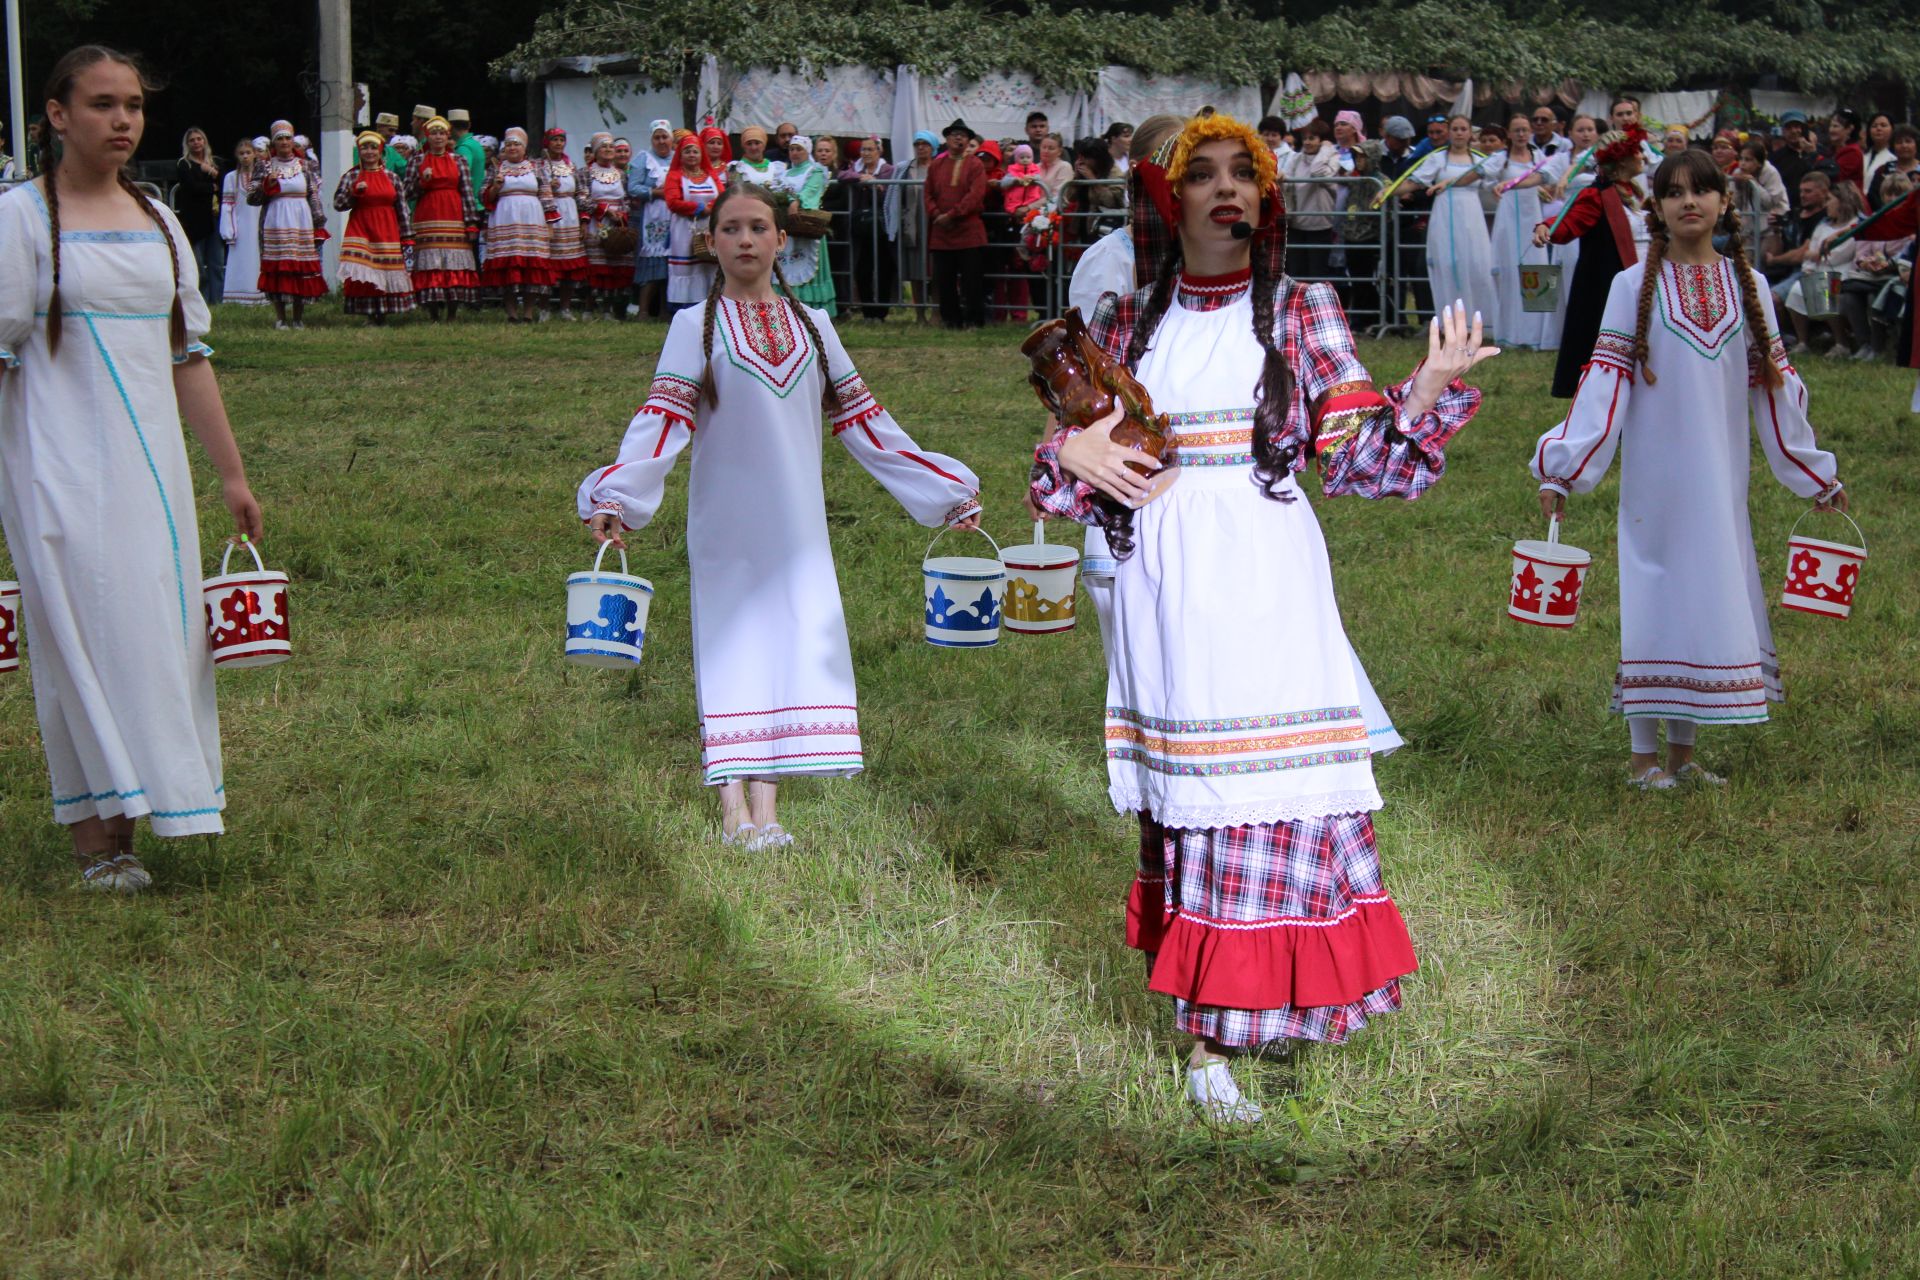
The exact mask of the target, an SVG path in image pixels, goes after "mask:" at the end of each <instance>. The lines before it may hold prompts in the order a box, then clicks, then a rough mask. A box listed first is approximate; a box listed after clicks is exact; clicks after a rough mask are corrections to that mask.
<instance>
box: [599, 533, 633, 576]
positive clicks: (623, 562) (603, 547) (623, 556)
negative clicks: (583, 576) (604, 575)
mask: <svg viewBox="0 0 1920 1280" xmlns="http://www.w3.org/2000/svg"><path fill="white" fill-rule="evenodd" d="M612 545H613V539H612V538H608V539H607V540H606V541H605V542H603V543H601V544H600V554H598V555H596V556H595V557H594V558H593V571H594V572H595V573H598V572H600V562H601V561H602V560H604V559H606V558H607V548H609V547H611V546H612ZM620 573H621V576H622V577H627V578H631V577H632V576H633V575H632V574H630V573H628V572H627V549H626V548H625V547H622V548H620Z"/></svg>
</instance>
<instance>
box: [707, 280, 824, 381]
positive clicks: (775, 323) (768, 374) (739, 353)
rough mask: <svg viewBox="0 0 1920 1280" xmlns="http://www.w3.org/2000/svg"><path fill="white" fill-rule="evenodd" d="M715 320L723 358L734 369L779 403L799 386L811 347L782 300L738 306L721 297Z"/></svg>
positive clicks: (739, 304)
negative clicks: (748, 376) (746, 375)
mask: <svg viewBox="0 0 1920 1280" xmlns="http://www.w3.org/2000/svg"><path fill="white" fill-rule="evenodd" d="M718 320H719V327H720V330H721V337H722V339H723V340H724V342H725V345H726V349H727V357H728V359H729V360H731V361H732V363H733V364H734V366H735V367H736V368H738V369H741V370H742V371H744V372H746V373H748V374H751V375H752V376H753V377H754V378H756V379H758V380H759V381H760V382H761V383H763V384H764V385H765V386H766V388H767V389H768V390H769V391H771V392H773V393H774V394H775V395H777V396H779V397H780V398H781V399H783V400H784V399H785V398H786V397H787V396H788V395H789V394H791V393H792V391H793V389H794V388H795V387H797V386H799V385H800V382H801V375H802V374H803V373H805V372H806V370H807V367H808V366H809V365H810V364H812V362H813V344H812V343H811V342H809V341H807V339H806V336H805V334H804V333H803V332H801V330H800V327H799V324H798V322H797V320H796V319H795V317H794V315H793V313H792V311H791V310H790V308H789V307H788V305H787V303H786V301H785V300H784V299H776V300H774V301H772V302H764V303H741V302H736V301H734V300H733V299H732V298H727V297H723V298H721V299H720V306H719V316H718Z"/></svg>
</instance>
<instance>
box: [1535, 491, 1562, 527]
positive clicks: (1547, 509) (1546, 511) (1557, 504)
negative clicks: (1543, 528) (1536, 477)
mask: <svg viewBox="0 0 1920 1280" xmlns="http://www.w3.org/2000/svg"><path fill="white" fill-rule="evenodd" d="M1566 510H1567V495H1566V494H1564V493H1561V492H1560V491H1559V490H1558V489H1542V490H1541V491H1540V514H1541V515H1543V516H1545V517H1546V518H1547V519H1548V520H1549V521H1554V520H1558V519H1559V518H1560V517H1561V516H1562V515H1564V514H1566Z"/></svg>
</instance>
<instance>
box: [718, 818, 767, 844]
mask: <svg viewBox="0 0 1920 1280" xmlns="http://www.w3.org/2000/svg"><path fill="white" fill-rule="evenodd" d="M759 836H760V828H758V827H756V826H754V825H753V824H752V823H751V822H743V823H741V824H740V825H739V826H737V827H735V828H734V829H733V830H731V831H727V830H724V829H723V830H722V831H721V832H720V843H721V844H723V845H725V846H726V847H727V848H729V849H751V848H753V842H754V841H755V840H757V839H759Z"/></svg>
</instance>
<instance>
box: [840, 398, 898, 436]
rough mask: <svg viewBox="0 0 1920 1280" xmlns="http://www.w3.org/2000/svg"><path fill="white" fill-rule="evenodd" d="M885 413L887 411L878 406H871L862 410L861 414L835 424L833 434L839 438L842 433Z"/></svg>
mask: <svg viewBox="0 0 1920 1280" xmlns="http://www.w3.org/2000/svg"><path fill="white" fill-rule="evenodd" d="M885 412H886V410H885V409H883V408H881V407H880V406H879V405H878V404H873V405H869V406H867V407H866V408H865V409H862V410H861V411H860V412H859V413H856V414H854V415H853V416H852V417H851V418H847V419H845V420H844V421H841V422H836V423H834V424H833V434H835V435H836V436H837V435H839V434H840V433H841V432H842V431H845V430H847V429H848V428H850V427H857V426H859V425H860V424H861V423H863V422H871V421H873V420H874V419H875V418H877V417H879V416H880V415H881V414H883V413H885Z"/></svg>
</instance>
